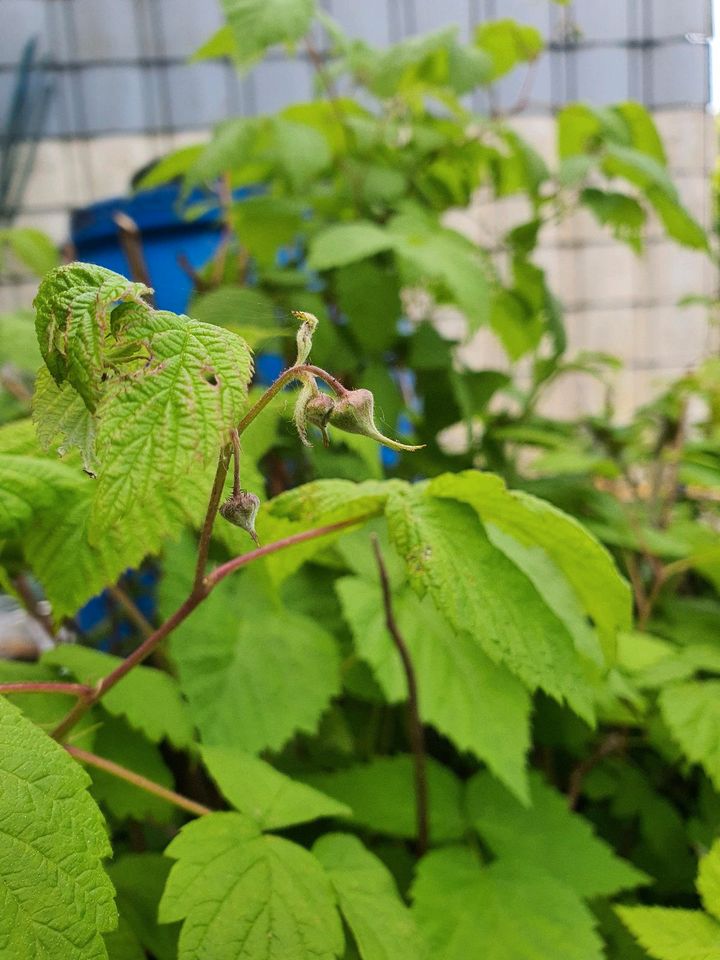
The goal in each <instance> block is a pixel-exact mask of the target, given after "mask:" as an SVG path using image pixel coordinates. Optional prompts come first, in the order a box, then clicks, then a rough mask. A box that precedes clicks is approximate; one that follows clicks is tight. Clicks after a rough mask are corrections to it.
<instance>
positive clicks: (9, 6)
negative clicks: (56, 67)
mask: <svg viewBox="0 0 720 960" xmlns="http://www.w3.org/2000/svg"><path fill="white" fill-rule="evenodd" d="M32 36H37V37H39V39H40V41H41V43H42V47H43V48H44V49H47V41H46V28H45V3H44V0H0V62H1V63H4V64H13V63H17V62H18V61H19V60H20V57H21V55H22V51H23V47H24V46H25V44H26V42H27V41H28V39H29V38H30V37H32Z"/></svg>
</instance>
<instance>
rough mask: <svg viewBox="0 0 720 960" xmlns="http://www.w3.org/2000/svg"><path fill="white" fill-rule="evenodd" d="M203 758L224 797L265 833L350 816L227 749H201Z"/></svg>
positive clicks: (261, 764)
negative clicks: (313, 821) (320, 820)
mask: <svg viewBox="0 0 720 960" xmlns="http://www.w3.org/2000/svg"><path fill="white" fill-rule="evenodd" d="M202 757H203V761H204V762H205V766H206V767H207V768H208V771H209V772H210V776H211V777H212V778H213V780H214V781H215V783H216V784H217V785H218V787H219V788H220V790H221V792H222V794H223V796H225V798H226V799H227V800H229V801H230V803H231V804H232V805H233V806H234V807H235V809H236V810H239V811H240V812H241V813H244V814H247V816H248V817H251V818H252V819H253V820H254V821H255V823H257V824H258V826H260V827H262V828H263V829H265V830H272V829H277V828H279V827H289V826H292V825H293V824H296V823H306V822H307V821H309V820H317V819H318V818H320V817H335V816H338V817H340V816H349V815H350V812H351V811H350V808H349V807H348V806H347V805H346V804H344V803H338V801H337V800H333V799H332V797H328V796H325V795H324V794H322V793H320V791H319V790H313V788H312V787H309V786H307V784H305V783H300V782H298V781H296V780H292V779H291V778H290V777H286V776H285V774H283V773H280V771H279V770H275V768H274V767H271V766H270V764H269V763H265V761H264V760H260V759H259V758H257V757H252V756H249V755H248V754H246V753H242V752H241V751H239V750H233V749H230V748H229V747H203V748H202Z"/></svg>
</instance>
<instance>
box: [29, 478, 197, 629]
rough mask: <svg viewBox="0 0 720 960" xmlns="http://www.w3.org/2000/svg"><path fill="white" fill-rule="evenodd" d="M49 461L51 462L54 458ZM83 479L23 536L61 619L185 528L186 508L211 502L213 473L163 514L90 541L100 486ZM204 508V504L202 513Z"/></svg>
mask: <svg viewBox="0 0 720 960" xmlns="http://www.w3.org/2000/svg"><path fill="white" fill-rule="evenodd" d="M47 462H48V463H50V465H52V461H47ZM59 466H64V465H63V464H60V465H59ZM211 469H214V468H212V467H211ZM78 478H79V479H80V481H81V482H82V486H81V487H80V488H79V489H76V490H75V491H71V492H68V493H67V494H65V495H64V496H63V498H62V500H59V501H56V502H55V503H54V504H53V505H52V506H51V507H49V508H48V509H47V510H43V511H39V512H38V513H37V514H36V516H35V519H34V522H33V523H32V524H31V525H30V526H29V527H28V529H27V530H26V531H25V534H24V538H23V546H24V550H25V556H26V558H27V560H28V562H29V564H30V566H31V568H32V570H33V572H34V574H35V576H36V577H37V578H38V580H39V581H40V582H41V583H42V585H43V588H44V590H45V594H46V596H47V598H48V600H50V602H51V603H52V606H53V614H54V616H55V617H56V619H58V620H59V619H61V618H62V617H65V616H72V615H73V614H75V613H76V612H77V611H78V609H79V608H80V607H81V606H82V605H83V603H85V601H87V600H89V599H90V598H91V597H93V596H95V595H96V594H98V593H100V592H101V591H102V590H103V589H104V588H105V587H106V586H107V585H108V584H109V583H115V581H116V580H117V578H118V577H119V576H120V574H121V573H122V572H123V571H124V570H127V569H128V568H129V567H134V566H137V565H138V564H139V563H140V562H141V561H142V560H143V558H144V557H145V556H147V554H149V553H156V552H157V551H158V550H159V548H160V545H161V543H162V540H163V534H164V533H166V532H167V528H168V527H172V526H173V525H174V526H175V527H176V529H180V527H181V526H182V525H183V523H184V522H186V520H187V519H188V512H187V509H186V508H187V507H189V506H190V505H191V504H193V503H195V504H196V506H197V505H198V504H199V503H200V502H201V501H203V500H204V502H207V491H208V490H209V489H210V486H211V485H212V474H211V473H210V474H209V475H208V476H206V477H205V480H204V483H203V482H201V483H193V484H192V485H190V486H188V485H187V484H186V485H185V486H184V487H182V488H180V490H179V491H178V493H177V494H176V495H175V496H168V497H167V498H166V499H165V501H164V503H163V511H162V514H161V515H160V516H158V515H155V516H149V515H148V516H147V517H146V518H143V520H142V521H140V522H138V523H133V524H130V523H122V524H116V525H114V526H113V527H110V528H108V530H107V531H106V533H105V536H104V538H103V539H102V540H100V541H98V542H97V543H95V542H93V543H91V542H90V538H89V530H90V517H91V511H92V505H93V495H94V493H95V489H96V485H95V483H94V482H93V481H92V480H90V479H88V478H87V477H83V476H82V474H80V473H79V471H78ZM71 493H72V495H71ZM179 495H182V496H183V498H184V499H185V501H186V502H185V504H183V505H182V506H181V505H180V504H178V502H177V499H178V497H179ZM200 509H202V506H199V508H198V515H199V510H200ZM158 526H160V527H161V529H160V530H158V529H157V528H158ZM68 557H72V563H68Z"/></svg>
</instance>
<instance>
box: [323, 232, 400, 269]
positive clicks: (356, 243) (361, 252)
mask: <svg viewBox="0 0 720 960" xmlns="http://www.w3.org/2000/svg"><path fill="white" fill-rule="evenodd" d="M393 245H394V239H393V237H392V235H391V234H390V233H388V232H387V230H385V229H383V228H382V227H378V226H376V224H374V223H371V222H370V221H366V220H356V221H354V222H353V223H339V224H333V225H332V226H330V227H326V228H325V229H324V230H321V231H320V233H317V234H315V236H314V237H313V239H312V241H311V243H310V253H309V255H308V266H309V267H310V269H311V270H332V269H333V268H334V267H344V266H345V265H346V264H348V263H355V262H356V261H357V260H365V259H367V258H368V257H372V256H374V255H375V254H376V253H382V252H383V251H384V250H390V249H391V248H392V247H393Z"/></svg>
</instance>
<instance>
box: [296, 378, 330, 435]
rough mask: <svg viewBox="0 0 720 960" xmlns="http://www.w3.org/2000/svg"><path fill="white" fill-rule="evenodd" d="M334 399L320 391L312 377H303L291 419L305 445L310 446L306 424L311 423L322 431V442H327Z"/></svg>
mask: <svg viewBox="0 0 720 960" xmlns="http://www.w3.org/2000/svg"><path fill="white" fill-rule="evenodd" d="M334 406H335V401H334V400H333V398H332V397H331V396H330V395H329V394H327V393H321V392H320V391H319V390H318V388H317V384H316V383H315V380H314V379H313V378H312V377H307V379H303V385H302V388H301V390H300V392H299V394H298V398H297V401H296V403H295V412H294V414H293V419H294V421H295V427H296V428H297V432H298V434H299V436H300V439H301V440H302V442H303V443H304V444H305V446H306V447H310V446H312V444H311V443H310V441H309V440H308V436H307V426H308V424H309V423H311V424H312V425H313V426H315V427H318V429H319V430H320V432H321V433H322V438H323V443H324V444H325V446H326V447H327V446H328V444H329V440H328V435H327V423H328V419H329V417H330V414H331V413H332V410H333V407H334Z"/></svg>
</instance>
